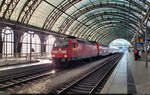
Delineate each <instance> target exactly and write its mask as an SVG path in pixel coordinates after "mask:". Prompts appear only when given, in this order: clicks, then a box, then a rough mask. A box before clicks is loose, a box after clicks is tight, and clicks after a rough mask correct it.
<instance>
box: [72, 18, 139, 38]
mask: <svg viewBox="0 0 150 95" xmlns="http://www.w3.org/2000/svg"><path fill="white" fill-rule="evenodd" d="M111 20H114V21H115V20H116V21H123V23H124V22H126V23H125V24H127V25H128V26H130V27H131V28H133V29H135V27H133V26H131V25H130V23H128V20H129V19H127V20H126V19H123V18H103V19H100V20H97V21H95V22H93V23H91V24H90V25H89V27H90V28H92V30H94V28H93V27H94V26H96V25H97V24H103V23H100V22H105V21H111ZM129 22H133V21H131V20H129ZM132 24H133V25H135V26H136V27H137V28H138V27H139V25H137V24H138V23H136V22H133V23H132ZM96 27H97V26H96ZM84 30H85V29H84ZM84 30H81V31H82V33H81V32H80V31H79V29H78V30H77V31H74V32H75V33H76V34H83V33H85V32H86V33H87V32H88V31H87V30H86V31H84ZM75 33H74V35H76V34H75Z"/></svg>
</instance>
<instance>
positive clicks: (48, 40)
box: [46, 35, 55, 56]
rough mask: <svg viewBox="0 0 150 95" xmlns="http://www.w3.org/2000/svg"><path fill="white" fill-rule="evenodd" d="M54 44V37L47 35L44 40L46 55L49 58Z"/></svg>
mask: <svg viewBox="0 0 150 95" xmlns="http://www.w3.org/2000/svg"><path fill="white" fill-rule="evenodd" d="M54 42H55V37H54V36H52V35H49V36H48V37H47V38H46V53H47V54H48V56H51V51H52V48H53V44H54Z"/></svg>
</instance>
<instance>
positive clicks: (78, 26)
mask: <svg viewBox="0 0 150 95" xmlns="http://www.w3.org/2000/svg"><path fill="white" fill-rule="evenodd" d="M102 15H110V16H118V17H122V18H126V19H127V21H128V20H130V22H131V23H132V21H131V18H132V20H133V22H136V23H134V24H138V23H139V21H140V18H139V19H136V18H134V17H132V16H130V15H126V14H123V13H119V12H102V13H97V14H93V15H92V16H89V17H86V18H85V19H83V20H82V22H83V23H86V22H89V21H90V20H93V19H95V18H96V17H101V16H102ZM102 19H103V18H102ZM102 21H103V20H100V21H99V20H97V21H95V22H94V23H99V22H102ZM104 21H105V20H104ZM91 25H92V24H90V25H89V27H92V26H93V25H92V26H91ZM83 26H84V25H82V24H76V26H75V27H74V28H72V29H71V30H72V31H74V33H77V32H78V31H79V29H80V28H82V27H83ZM83 31H84V30H83Z"/></svg>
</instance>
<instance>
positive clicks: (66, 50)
mask: <svg viewBox="0 0 150 95" xmlns="http://www.w3.org/2000/svg"><path fill="white" fill-rule="evenodd" d="M108 49H109V48H107V47H103V46H102V45H101V44H99V43H94V42H88V41H83V40H77V39H72V38H65V39H63V38H57V39H56V40H55V42H54V46H53V49H52V59H53V60H54V61H57V62H69V61H73V60H79V59H84V58H89V57H97V56H100V55H103V56H104V55H105V56H106V55H109V51H108Z"/></svg>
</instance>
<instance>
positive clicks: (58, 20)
mask: <svg viewBox="0 0 150 95" xmlns="http://www.w3.org/2000/svg"><path fill="white" fill-rule="evenodd" d="M148 6H150V0H0V18H1V19H5V20H8V21H14V22H19V23H22V24H28V25H31V26H34V27H38V28H41V29H43V30H49V31H54V32H58V33H63V34H67V35H71V36H75V37H79V38H83V39H86V40H90V41H97V42H101V43H105V44H108V43H110V42H111V41H112V40H114V39H117V38H123V39H127V40H129V41H130V40H131V39H132V37H133V35H134V33H135V32H137V31H138V27H139V25H140V23H141V20H142V18H143V17H144V15H145V14H146V11H147V9H148ZM138 33H139V34H140V35H142V32H140V31H138Z"/></svg>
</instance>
